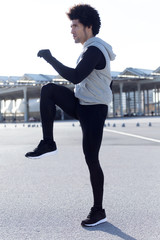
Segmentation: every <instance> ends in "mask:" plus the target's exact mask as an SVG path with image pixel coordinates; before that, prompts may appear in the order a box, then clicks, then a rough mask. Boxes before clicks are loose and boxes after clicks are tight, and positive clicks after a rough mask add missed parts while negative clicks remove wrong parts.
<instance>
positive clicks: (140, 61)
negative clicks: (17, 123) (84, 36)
mask: <svg viewBox="0 0 160 240" xmlns="http://www.w3.org/2000/svg"><path fill="white" fill-rule="evenodd" d="M78 3H88V4H91V5H92V6H93V7H95V8H96V9H97V10H98V11H99V14H100V17H101V21H102V27H101V30H100V33H99V35H97V37H100V38H102V39H103V40H105V41H106V42H108V43H109V44H111V45H112V47H113V50H114V52H115V54H116V55H117V57H116V60H115V61H113V62H112V64H111V70H112V71H123V70H124V69H125V68H127V67H133V68H143V69H152V70H155V69H156V68H158V67H159V66H160V31H159V23H160V14H159V11H160V10H159V9H160V1H159V0H105V1H104V0H88V1H85V2H83V1H77V0H75V1H73V0H58V1H57V0H0V76H7V75H8V76H21V75H23V74H25V73H37V74H40V73H41V74H53V75H54V74H56V72H55V71H54V69H53V68H52V67H51V66H50V65H49V64H47V63H46V62H45V61H44V60H43V59H39V58H37V56H36V55H37V52H38V51H39V50H40V49H44V48H48V49H50V50H51V52H52V54H53V56H54V57H56V58H57V59H58V60H59V61H61V62H62V63H63V64H65V65H67V66H69V67H75V65H76V60H77V58H78V56H79V54H80V52H81V50H82V45H81V44H75V43H74V40H73V38H72V35H71V33H70V32H71V28H70V24H71V22H70V20H69V19H68V18H67V16H66V12H67V11H68V9H69V8H70V7H71V6H73V5H74V4H78Z"/></svg>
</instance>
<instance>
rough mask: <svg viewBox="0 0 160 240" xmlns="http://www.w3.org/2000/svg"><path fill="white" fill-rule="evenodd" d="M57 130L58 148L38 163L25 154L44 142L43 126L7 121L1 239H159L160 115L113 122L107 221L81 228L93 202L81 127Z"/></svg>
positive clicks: (1, 157)
mask: <svg viewBox="0 0 160 240" xmlns="http://www.w3.org/2000/svg"><path fill="white" fill-rule="evenodd" d="M54 128H55V139H56V142H57V145H58V153H57V154H56V155H55V156H53V157H48V158H44V159H40V160H38V159H37V160H31V159H27V158H25V157H24V155H25V153H26V152H27V151H30V150H32V149H34V148H35V147H36V146H37V144H38V142H39V140H40V139H41V136H42V135H41V127H40V124H37V123H31V124H30V125H28V124H25V125H23V124H8V125H4V124H1V125H0V240H104V239H105V240H123V239H124V240H159V239H160V118H158V117H157V118H141V119H138V118H134V119H117V120H115V119H110V120H106V126H105V127H104V136H103V143H102V147H101V151H100V161H101V165H102V168H103V171H104V175H105V186H104V187H105V191H104V208H105V210H106V214H107V219H108V222H107V223H104V224H101V225H99V226H97V227H93V228H82V227H81V225H80V223H81V220H83V219H84V218H86V216H87V215H88V213H89V210H90V208H91V207H92V192H91V187H90V182H89V175H88V169H87V167H86V164H85V161H84V157H83V153H82V147H81V141H82V135H81V128H80V126H79V123H78V122H75V121H69V122H56V123H55V126H54ZM128 134H129V135H128ZM141 137H142V138H141Z"/></svg>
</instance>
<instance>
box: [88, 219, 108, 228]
mask: <svg viewBox="0 0 160 240" xmlns="http://www.w3.org/2000/svg"><path fill="white" fill-rule="evenodd" d="M105 222H107V218H104V219H101V220H99V221H98V222H96V223H92V224H84V225H83V226H86V227H94V226H97V225H99V224H101V223H105Z"/></svg>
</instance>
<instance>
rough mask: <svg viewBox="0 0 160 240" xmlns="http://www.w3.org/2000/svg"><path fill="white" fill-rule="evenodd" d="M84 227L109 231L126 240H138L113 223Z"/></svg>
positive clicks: (89, 229)
mask: <svg viewBox="0 0 160 240" xmlns="http://www.w3.org/2000/svg"><path fill="white" fill-rule="evenodd" d="M84 229H86V230H88V231H102V232H106V233H109V234H111V235H115V236H118V237H120V238H122V239H124V240H137V239H135V238H134V237H131V236H129V235H128V234H126V233H124V232H122V231H121V230H120V229H119V228H117V227H115V226H114V225H113V224H111V223H109V222H106V223H103V224H100V225H98V226H95V227H87V228H86V227H85V228H84Z"/></svg>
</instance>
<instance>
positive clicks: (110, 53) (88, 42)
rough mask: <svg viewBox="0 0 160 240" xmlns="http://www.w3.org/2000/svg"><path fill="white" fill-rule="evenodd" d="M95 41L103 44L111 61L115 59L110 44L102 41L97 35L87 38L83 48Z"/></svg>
mask: <svg viewBox="0 0 160 240" xmlns="http://www.w3.org/2000/svg"><path fill="white" fill-rule="evenodd" d="M95 43H96V44H100V45H103V47H104V48H105V49H106V51H107V52H108V55H109V57H110V60H111V61H113V60H114V59H115V57H116V55H115V54H114V52H113V50H112V46H111V45H110V44H108V43H107V42H105V41H103V40H102V39H101V38H98V37H92V38H89V39H88V40H87V41H86V42H85V43H84V48H86V47H89V46H90V45H94V44H95Z"/></svg>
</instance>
